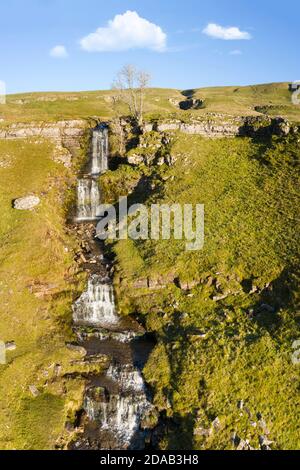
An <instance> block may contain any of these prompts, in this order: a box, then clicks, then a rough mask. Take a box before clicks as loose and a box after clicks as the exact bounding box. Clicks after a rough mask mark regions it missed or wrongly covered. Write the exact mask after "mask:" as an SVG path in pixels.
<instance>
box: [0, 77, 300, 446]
mask: <svg viewBox="0 0 300 470" xmlns="http://www.w3.org/2000/svg"><path fill="white" fill-rule="evenodd" d="M189 94H192V95H193V96H194V97H195V98H200V99H203V100H204V101H205V107H204V108H203V109H199V110H193V111H190V112H184V111H179V109H178V107H177V106H176V103H178V102H179V101H181V100H183V99H185V96H184V94H183V93H182V92H181V91H178V90H168V89H165V90H162V89H159V90H158V89H150V90H148V91H147V100H146V113H147V116H146V117H147V118H148V117H150V116H152V117H153V115H155V116H162V117H166V116H169V115H172V116H177V117H184V118H186V117H188V118H189V117H191V116H201V115H206V114H207V113H212V112H214V113H220V114H236V115H253V114H254V115H258V114H261V113H262V114H270V115H282V116H285V117H288V118H289V119H292V120H294V121H298V122H300V112H299V106H294V105H292V104H291V101H290V93H289V92H288V86H287V84H270V85H258V86H252V87H225V88H221V87H220V88H207V89H197V90H193V91H192V93H191V92H189ZM110 96H111V92H109V91H96V92H82V93H31V94H23V95H13V96H8V99H7V104H6V105H5V106H4V105H1V106H0V126H1V127H2V126H6V125H10V124H13V123H18V122H31V121H56V120H58V119H73V118H88V117H91V116H97V117H98V118H102V119H109V118H110V117H112V115H113V111H112V108H111V98H110ZM125 112H126V109H125V108H124V113H125ZM1 119H3V121H1ZM220 119H221V120H222V117H220ZM129 137H130V136H129ZM131 137H132V136H131ZM167 137H168V138H170V139H171V140H170V143H169V144H167V145H165V147H164V148H162V149H160V152H161V155H160V156H161V157H166V156H169V154H170V155H171V157H172V158H171V160H172V161H173V162H175V163H174V165H173V166H170V167H169V166H167V165H165V164H163V165H157V164H156V163H157V162H155V161H152V163H150V164H149V165H148V166H145V165H140V166H135V167H131V166H129V165H126V164H122V165H120V166H119V167H118V169H117V170H115V171H109V172H108V173H107V174H106V175H104V176H102V177H101V184H102V191H103V197H104V198H105V200H106V201H109V202H116V201H117V199H118V197H119V195H126V194H128V193H130V202H145V203H146V204H148V205H149V204H150V203H152V202H156V203H162V202H166V203H169V202H171V201H172V202H177V203H194V204H195V203H201V204H205V214H206V215H205V246H204V249H203V250H201V251H197V252H189V253H188V252H186V251H185V244H184V242H181V241H176V240H173V239H172V240H171V241H160V242H155V243H154V242H151V241H137V242H132V241H122V242H117V243H113V244H110V245H109V246H108V249H109V250H111V251H112V252H113V253H114V255H115V261H116V288H117V290H118V300H119V307H120V310H121V312H123V314H125V315H126V314H129V313H133V314H135V315H139V316H140V318H141V321H143V322H144V323H145V325H146V327H147V329H148V330H149V331H153V332H155V334H156V336H157V338H158V344H157V347H156V349H155V350H154V352H153V354H152V355H151V357H150V359H149V362H148V364H147V366H146V369H145V375H146V378H147V380H148V382H149V383H150V384H151V385H152V387H153V391H154V401H155V404H156V405H157V407H158V409H159V410H160V411H161V412H162V416H163V418H164V424H165V434H164V437H163V439H162V441H161V447H163V448H171V449H174V448H181V447H182V448H190V447H194V448H196V449H198V448H199V449H200V448H205V449H223V448H226V449H228V448H235V447H236V445H235V444H233V442H232V436H233V435H234V434H235V433H236V435H237V437H238V438H240V439H249V441H250V443H251V445H252V446H253V447H255V448H258V447H259V440H260V439H261V436H262V435H263V436H265V437H266V436H267V437H268V439H269V440H271V441H273V444H272V447H273V448H276V449H277V448H278V449H294V448H299V446H300V442H299V418H300V416H299V366H298V368H297V366H295V365H293V363H292V361H291V354H292V343H293V341H294V340H296V339H299V337H300V335H299V306H298V300H299V299H298V298H297V295H298V290H297V289H298V287H297V283H298V280H299V274H298V270H297V266H298V263H299V251H298V249H299V248H298V247H299V206H300V204H299V155H300V149H299V139H300V135H299V134H292V135H290V136H289V137H287V138H282V139H280V138H273V139H271V140H264V141H263V140H258V139H254V140H252V139H248V138H234V139H221V140H216V141H215V140H206V139H203V138H201V137H200V136H192V135H183V134H180V133H174V134H172V132H169V133H168V135H167ZM142 138H143V139H144V143H145V144H146V147H145V148H144V149H143V150H142V151H143V152H144V153H145V154H147V152H148V150H149V148H148V146H149V145H150V144H151V143H152V144H153V145H154V148H156V147H155V146H156V144H157V139H158V141H161V136H159V135H157V133H155V132H154V133H148V134H145V135H144V136H143V137H142ZM133 141H134V139H133V140H132V142H133ZM132 142H131V143H132ZM159 145H160V144H159ZM156 149H157V148H156ZM54 151H55V149H54V146H53V145H52V144H51V143H49V142H47V141H44V140H37V139H35V140H34V139H32V140H30V139H29V140H18V141H4V140H2V141H0V209H1V219H0V248H1V250H0V258H1V267H0V292H1V300H2V302H1V305H0V341H4V342H11V341H14V342H15V344H16V346H17V348H16V350H14V351H10V352H7V364H6V365H4V366H2V365H1V366H0V394H1V396H2V397H5V400H2V401H1V404H0V448H3V449H53V448H54V447H55V446H58V447H61V446H63V444H64V442H65V440H67V438H68V436H69V435H68V433H67V431H66V430H65V423H66V422H71V423H72V422H73V421H74V416H75V411H76V409H77V408H78V407H79V405H80V400H81V397H82V388H83V383H82V381H81V380H80V379H78V374H77V375H76V373H77V372H78V371H79V370H81V367H82V364H80V355H79V353H76V352H74V351H73V350H69V349H68V348H66V345H65V343H66V341H68V340H70V339H71V338H72V332H71V304H72V300H73V298H74V296H76V295H77V294H78V290H79V289H80V287H81V288H82V287H83V284H82V283H81V281H82V279H81V277H80V276H79V277H78V276H77V266H76V263H75V262H74V254H75V252H76V251H77V249H78V246H77V241H76V240H75V238H74V237H73V235H72V234H71V233H69V232H67V230H66V225H65V218H66V203H67V201H68V198H69V197H72V185H73V184H74V174H72V172H70V171H69V170H66V169H65V168H64V167H63V165H61V164H59V163H55V161H54V159H53V154H54ZM130 152H131V154H134V153H135V152H136V153H137V154H138V153H141V149H140V148H137V149H131V150H130ZM150 153H151V152H150ZM118 162H119V160H118ZM28 194H34V195H37V196H39V197H40V198H41V204H40V205H39V206H38V207H37V208H36V209H35V210H34V211H32V212H17V211H16V210H14V209H12V201H13V199H15V198H18V197H22V196H26V195H28ZM146 279H149V280H150V284H151V286H152V288H151V289H148V288H137V287H136V285H137V283H140V284H139V285H141V284H143V283H144V281H145V280H146ZM141 281H142V282H141ZM162 286H165V287H163V288H162ZM74 360H75V363H74V362H73V361H74ZM76 360H79V363H78V362H76ZM34 395H36V396H34ZM216 418H218V419H217V420H216Z"/></svg>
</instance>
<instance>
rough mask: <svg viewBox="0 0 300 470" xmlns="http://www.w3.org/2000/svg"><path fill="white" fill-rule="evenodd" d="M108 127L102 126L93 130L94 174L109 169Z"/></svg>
mask: <svg viewBox="0 0 300 470" xmlns="http://www.w3.org/2000/svg"><path fill="white" fill-rule="evenodd" d="M108 151H109V146H108V128H107V127H105V126H100V127H99V128H97V129H95V130H94V131H93V137H92V168H91V173H92V175H99V174H101V173H105V171H107V170H108Z"/></svg>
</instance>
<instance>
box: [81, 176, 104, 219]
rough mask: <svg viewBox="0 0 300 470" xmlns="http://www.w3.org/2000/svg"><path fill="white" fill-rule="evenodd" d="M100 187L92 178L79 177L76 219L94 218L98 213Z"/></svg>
mask: <svg viewBox="0 0 300 470" xmlns="http://www.w3.org/2000/svg"><path fill="white" fill-rule="evenodd" d="M100 203H101V199H100V189H99V186H98V184H97V182H96V181H94V180H93V179H80V180H78V185H77V221H81V220H96V219H97V218H98V217H99V215H100Z"/></svg>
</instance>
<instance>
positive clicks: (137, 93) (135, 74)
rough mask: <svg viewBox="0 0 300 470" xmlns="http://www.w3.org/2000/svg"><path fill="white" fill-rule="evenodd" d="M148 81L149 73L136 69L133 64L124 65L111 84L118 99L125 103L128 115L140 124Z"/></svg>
mask: <svg viewBox="0 0 300 470" xmlns="http://www.w3.org/2000/svg"><path fill="white" fill-rule="evenodd" d="M149 83H150V75H149V74H148V73H146V72H144V71H140V70H137V69H136V68H135V67H134V66H133V65H125V66H124V67H123V68H122V70H121V71H120V72H119V74H118V77H117V79H116V80H115V82H114V84H113V89H114V90H115V91H116V95H115V99H117V98H116V96H118V99H120V100H122V101H123V102H125V103H126V105H127V106H128V109H129V113H130V115H131V116H132V117H133V119H134V120H135V121H136V122H137V123H138V124H139V125H141V124H142V123H143V114H144V102H145V91H146V88H147V87H148V85H149Z"/></svg>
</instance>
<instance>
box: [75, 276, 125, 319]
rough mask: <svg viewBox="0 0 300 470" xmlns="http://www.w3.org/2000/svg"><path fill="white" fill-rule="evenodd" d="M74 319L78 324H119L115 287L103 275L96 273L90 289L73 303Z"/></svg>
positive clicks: (89, 284)
mask: <svg viewBox="0 0 300 470" xmlns="http://www.w3.org/2000/svg"><path fill="white" fill-rule="evenodd" d="M73 320H74V323H75V324H77V325H89V326H96V327H103V328H105V327H107V326H110V325H117V324H118V323H119V317H118V316H117V315H116V311H115V301H114V293H113V287H112V285H110V284H109V283H108V282H107V280H106V281H105V280H103V278H102V276H98V275H96V274H95V275H94V276H92V277H91V278H90V279H89V281H88V289H87V291H86V292H84V293H83V294H82V296H81V297H80V298H79V299H78V300H77V301H76V302H75V304H74V305H73Z"/></svg>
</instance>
